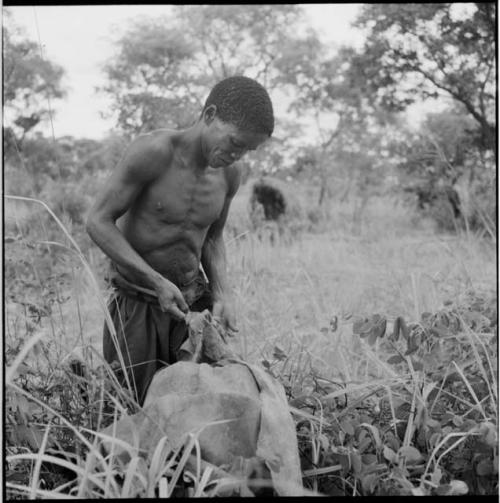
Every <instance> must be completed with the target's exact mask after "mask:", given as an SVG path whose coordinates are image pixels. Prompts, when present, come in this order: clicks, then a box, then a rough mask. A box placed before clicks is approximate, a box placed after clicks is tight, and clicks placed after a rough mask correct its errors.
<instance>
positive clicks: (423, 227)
mask: <svg viewBox="0 0 500 503" xmlns="http://www.w3.org/2000/svg"><path fill="white" fill-rule="evenodd" d="M250 187H251V186H250V184H247V185H246V186H244V187H243V190H242V191H241V192H240V194H239V195H238V196H237V198H236V199H235V201H234V204H233V207H232V211H231V214H230V219H229V222H228V228H229V229H231V234H230V235H229V236H228V239H227V245H226V246H227V256H228V268H229V277H230V280H231V283H232V286H233V288H234V293H235V298H236V303H237V308H238V314H239V317H238V319H239V335H238V336H237V337H236V338H235V339H234V340H233V342H232V344H233V346H234V349H235V350H236V351H237V352H239V353H240V354H241V355H242V356H243V357H244V358H245V359H247V360H249V361H250V362H258V361H260V360H262V359H267V360H271V359H272V358H273V356H272V355H273V352H274V351H275V346H278V347H279V348H281V349H282V350H283V352H284V354H285V355H286V357H285V361H284V362H283V365H282V367H281V372H282V375H283V376H285V375H286V376H287V378H288V379H289V381H290V384H291V386H292V387H300V385H301V379H303V378H304V377H305V376H306V375H307V374H308V372H310V371H311V368H312V367H314V368H315V369H316V371H317V372H319V374H320V375H321V376H323V377H324V378H327V379H332V380H333V379H339V380H341V381H342V383H343V385H344V386H345V388H344V389H343V390H342V391H341V392H339V393H337V394H338V395H339V396H340V395H344V394H349V395H352V398H356V397H358V396H360V395H362V394H363V393H365V392H367V391H370V390H371V389H372V388H373V386H374V385H377V386H378V387H385V389H387V390H388V391H387V394H388V396H391V388H392V387H394V386H395V385H398V386H400V385H403V386H406V387H407V389H408V391H409V392H410V394H411V393H413V397H414V398H413V400H414V401H415V403H417V402H418V400H420V401H421V402H422V403H424V402H425V400H426V397H422V395H421V391H418V393H417V391H416V390H417V389H418V390H421V389H422V385H423V383H421V382H420V381H419V380H418V379H417V378H416V377H415V375H414V374H413V375H410V374H408V375H398V374H397V373H396V372H395V371H394V370H393V369H392V368H389V366H388V365H387V364H386V363H385V362H384V360H383V358H381V355H380V354H379V345H378V343H377V344H376V345H375V347H374V348H369V347H368V346H367V344H366V343H364V342H363V341H360V339H359V337H355V336H353V335H352V321H353V318H354V317H355V316H364V315H370V314H374V313H382V314H384V315H385V316H387V317H388V319H389V321H390V320H391V319H394V318H395V317H397V316H403V317H404V318H405V319H409V320H418V319H420V316H421V314H422V313H423V312H426V311H430V312H435V311H437V310H438V309H440V308H441V307H442V306H443V304H444V303H445V302H458V301H459V300H460V299H461V297H462V296H463V295H464V294H465V293H466V292H467V291H469V290H475V291H480V292H487V293H488V294H490V295H494V291H495V285H496V257H495V253H496V250H495V245H494V244H492V243H489V242H485V241H484V240H481V241H479V240H477V239H475V237H474V236H473V235H470V234H463V235H459V236H451V235H449V236H445V235H440V234H436V233H434V231H433V230H432V227H431V226H430V225H429V224H428V223H426V222H418V221H417V220H416V219H415V217H414V215H412V214H411V213H409V212H408V211H407V210H405V209H404V208H403V207H401V206H399V205H398V204H397V203H395V202H394V201H392V200H391V199H388V198H387V199H372V200H371V201H370V203H369V204H368V206H367V207H366V209H365V211H364V212H363V213H361V214H360V213H359V209H358V208H359V206H358V205H356V201H354V202H346V203H343V204H338V203H335V202H331V203H330V206H329V207H327V208H325V209H324V210H323V211H324V214H325V215H326V216H327V218H323V219H321V221H320V224H319V225H316V227H315V229H316V232H304V233H300V234H297V235H295V236H292V235H290V234H285V235H284V236H281V237H279V236H276V238H275V239H274V241H273V242H271V241H270V240H269V239H266V238H264V239H262V240H260V239H258V238H257V237H256V234H255V233H252V232H251V231H250V226H249V220H248V196H249V191H250ZM297 193H298V197H299V199H300V200H301V203H302V205H303V207H304V209H305V210H306V212H307V208H308V204H309V202H310V201H311V194H310V193H309V192H308V190H307V189H306V188H300V187H297ZM28 207H29V205H28ZM32 211H33V209H32ZM20 227H22V225H21V226H20ZM61 229H62V231H61V242H63V241H64V239H66V240H67V239H68V236H67V235H66V236H65V237H64V234H65V232H66V231H65V230H64V229H63V227H62V226H61ZM21 230H23V231H24V232H28V231H29V229H28V228H25V229H21ZM318 230H319V232H318ZM45 246H48V247H50V249H51V250H52V253H55V254H59V255H61V256H62V257H65V261H66V262H65V264H66V265H67V268H68V271H71V275H72V282H71V287H70V288H69V289H68V290H66V291H65V292H64V294H65V295H66V296H69V297H70V298H69V300H68V301H66V302H62V303H60V304H58V305H57V306H56V307H57V308H56V309H55V310H53V312H51V314H50V315H49V316H48V317H45V318H43V320H42V322H41V324H40V325H38V326H37V327H36V330H34V329H33V327H32V328H30V329H29V330H27V329H25V326H24V325H23V324H26V322H27V316H26V313H25V311H23V310H22V309H20V308H19V305H14V304H11V303H7V309H6V328H7V333H6V345H7V347H10V346H15V345H16V344H17V343H18V342H19V339H20V338H22V339H23V340H24V344H26V345H27V346H26V347H27V348H28V346H30V347H31V349H30V351H29V352H28V351H27V352H26V353H27V356H26V357H24V355H23V357H19V358H18V360H16V362H15V364H14V365H12V366H11V367H10V368H9V369H8V375H9V377H10V378H12V377H13V376H14V375H15V372H14V370H15V366H17V364H18V363H21V361H23V362H24V363H28V364H30V365H31V364H33V365H38V370H39V371H40V372H47V368H45V369H41V368H40V366H39V364H37V361H40V354H39V353H37V352H36V351H35V349H36V348H37V346H38V345H37V344H35V343H36V342H37V341H39V340H44V341H46V342H50V343H51V344H52V345H51V348H52V349H51V353H50V354H49V355H45V356H46V357H47V361H48V362H50V359H52V360H54V361H52V364H53V366H54V368H56V367H57V366H58V365H60V364H61V362H63V361H65V360H67V359H68V358H69V357H70V356H71V355H72V354H75V353H76V354H77V355H80V356H81V357H83V359H84V360H85V361H86V362H87V363H88V364H90V365H91V366H96V365H98V364H99V363H101V362H100V359H99V357H98V354H99V352H100V348H101V332H102V327H103V323H104V320H105V311H104V309H103V306H104V301H105V298H106V292H103V291H102V282H100V278H93V276H92V275H91V274H90V269H92V267H90V266H89V262H88V261H86V260H84V258H83V257H82V256H81V254H80V253H79V251H78V250H76V249H73V250H72V251H68V249H64V248H63V247H61V246H60V243H59V244H58V243H56V242H53V243H48V244H46V245H45ZM73 248H75V247H73ZM94 257H95V255H94ZM94 260H95V258H94ZM35 265H36V264H35ZM98 284H99V286H97V285H98ZM7 288H9V285H7ZM97 290H100V291H97ZM335 316H336V317H338V319H339V329H338V330H337V331H335V332H332V331H330V330H328V326H329V323H330V320H331V319H332V318H333V317H335ZM469 337H470V339H471V341H472V340H474V341H475V340H476V339H477V341H476V342H474V344H473V346H474V348H476V347H477V349H476V352H480V351H481V350H480V345H481V344H482V342H481V341H480V340H479V337H478V336H477V334H474V333H472V332H471V333H470V334H469ZM477 360H478V361H480V359H479V356H478V357H477ZM50 365H51V364H49V365H48V367H49V370H50ZM481 365H482V364H481ZM459 370H460V369H459ZM482 371H483V372H484V374H485V375H486V374H487V373H488V372H489V369H488V370H486V369H485V368H482ZM488 376H489V374H488V375H487V376H486V382H489V381H490V382H491V378H489V377H488ZM464 378H465V380H466V384H468V381H467V377H466V376H465V375H464ZM488 379H489V381H488ZM9 384H11V385H12V389H13V390H14V389H15V390H16V391H17V392H18V393H21V394H22V391H21V390H19V389H17V388H15V385H14V384H13V380H12V379H8V382H7V385H9ZM491 384H492V385H493V386H492V387H493V388H494V387H496V383H493V382H491ZM490 391H491V392H490V397H491V399H492V400H494V401H495V403H496V396H495V398H493V390H490ZM419 393H420V394H419ZM334 395H335V393H332V394H330V396H329V398H331V399H334V398H336V395H335V396H334ZM320 405H321V404H320ZM479 406H480V407H482V405H481V404H479ZM55 412H56V415H57V413H58V411H55ZM295 414H298V417H300V418H302V419H304V418H305V419H306V420H308V421H310V425H311V429H315V432H316V433H315V437H314V438H315V439H316V440H315V442H316V443H317V445H316V443H314V442H313V444H314V445H315V446H316V447H315V451H314V452H316V453H319V452H320V443H319V440H318V439H320V437H321V428H322V425H323V421H324V424H327V419H326V418H324V417H323V415H322V414H321V415H320V420H319V422H318V418H317V417H312V416H311V417H309V416H307V413H306V412H304V411H300V410H297V409H295ZM483 414H485V413H484V412H483ZM485 415H486V414H485ZM62 422H63V423H64V421H62ZM315 424H317V426H314V425H315ZM69 427H70V428H71V425H69ZM410 428H411V425H410V426H408V430H407V432H409V431H410ZM73 429H74V433H75V435H76V436H80V437H81V431H80V430H79V429H77V428H73ZM316 430H317V431H316ZM48 435H49V429H46V430H44V436H43V438H42V440H41V442H42V443H41V445H40V449H39V452H38V454H33V455H31V454H23V453H22V452H16V453H10V458H9V459H10V461H11V462H15V461H16V460H17V461H19V460H21V459H23V460H25V461H26V460H28V459H30V460H32V461H33V465H32V470H33V471H32V474H31V478H30V484H29V485H26V486H23V487H24V488H22V487H21V486H22V484H21V485H19V484H17V485H16V484H12V483H11V485H10V487H11V489H13V490H17V491H18V492H19V493H25V494H26V493H30V494H32V495H39V496H49V497H60V492H59V491H62V490H63V489H64V487H63V486H61V487H60V488H59V489H57V488H56V489H53V490H51V491H45V492H44V491H43V489H42V488H41V487H39V480H38V479H39V472H40V466H41V462H42V460H46V461H47V460H48V458H46V454H45V449H46V442H47V438H48ZM408 435H409V433H408ZM462 437H463V439H465V436H463V435H462ZM462 437H460V438H462ZM459 440H460V439H459ZM460 441H462V440H460ZM82 442H83V443H86V444H87V447H88V449H89V452H90V453H91V456H90V457H87V458H86V460H84V459H83V458H82V459H80V461H79V463H78V464H77V466H75V468H74V471H75V472H77V475H78V485H76V486H74V490H73V494H74V495H77V496H81V495H87V496H89V497H92V496H97V495H102V494H108V495H115V496H135V495H136V494H143V495H153V494H154V491H155V489H156V488H157V485H158V483H159V480H160V479H161V478H162V477H163V476H164V474H165V473H167V472H169V470H171V469H170V468H169V467H170V466H174V461H173V460H174V459H175V455H177V453H166V454H165V453H163V454H162V456H163V458H164V463H159V464H158V466H156V465H155V466H154V467H149V472H147V470H146V468H144V470H146V471H145V472H144V474H143V477H142V478H141V477H140V476H138V478H137V477H135V476H134V473H135V472H134V470H135V469H136V468H137V466H138V465H139V464H140V463H141V462H140V461H139V458H137V456H135V457H133V460H134V464H129V465H128V466H126V467H123V470H124V471H123V472H122V475H123V476H124V480H125V483H124V485H122V486H120V487H117V486H116V484H115V482H114V479H113V477H112V474H116V470H120V468H117V461H116V460H115V459H113V457H112V456H111V458H109V459H103V458H102V455H101V454H100V453H99V452H98V451H97V450H96V447H95V443H93V442H92V441H90V440H89V437H85V438H84V440H82ZM408 442H409V440H408V441H407V444H408ZM193 445H194V444H193ZM191 448H192V446H191V447H190V449H191ZM186 452H187V451H186ZM316 457H317V456H316ZM163 458H162V459H163ZM313 458H314V456H313ZM182 459H184V458H182ZM51 461H53V462H55V463H56V464H57V463H59V464H61V465H62V464H63V462H61V461H57V460H56V461H54V459H51ZM92 463H93V464H92ZM430 463H431V461H429V466H428V468H429V467H430ZM438 464H439V463H438ZM91 465H92V466H91ZM136 465H137V466H136ZM175 466H176V467H177V468H175V469H173V470H174V471H172V470H171V471H172V474H173V475H175V476H176V477H178V476H179V471H178V467H179V465H178V464H175ZM182 466H183V465H182ZM436 466H437V465H436ZM166 467H167V468H168V469H167V468H166ZM144 470H143V471H144ZM338 470H339V468H338V465H332V466H330V467H321V468H318V469H313V470H309V471H308V472H307V473H305V476H306V477H313V478H314V477H316V476H319V475H321V474H328V473H330V474H332V473H335V472H337V471H338ZM141 473H142V471H139V475H140V474H141ZM172 474H171V475H172ZM200 477H201V478H199V479H196V477H195V479H196V484H197V485H196V484H195V485H196V488H197V489H196V490H195V493H196V494H197V495H202V494H206V492H204V489H203V488H204V487H205V486H204V484H207V481H208V476H202V475H200ZM314 480H316V479H314ZM171 482H172V479H170V481H169V484H170V483H171ZM315 483H316V482H314V484H315ZM314 484H313V488H316V486H314ZM138 487H139V489H138ZM134 491H136V492H134ZM171 491H172V486H170V485H169V487H168V491H167V492H168V493H169V494H170V493H171ZM353 494H356V490H355V489H354V490H353Z"/></svg>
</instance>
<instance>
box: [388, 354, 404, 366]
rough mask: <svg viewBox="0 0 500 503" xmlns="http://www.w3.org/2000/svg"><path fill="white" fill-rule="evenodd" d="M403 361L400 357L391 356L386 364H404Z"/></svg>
mask: <svg viewBox="0 0 500 503" xmlns="http://www.w3.org/2000/svg"><path fill="white" fill-rule="evenodd" d="M404 361H405V359H404V357H403V356H401V355H393V356H391V357H390V358H389V359H388V360H387V363H390V364H391V365H397V364H398V363H401V362H404Z"/></svg>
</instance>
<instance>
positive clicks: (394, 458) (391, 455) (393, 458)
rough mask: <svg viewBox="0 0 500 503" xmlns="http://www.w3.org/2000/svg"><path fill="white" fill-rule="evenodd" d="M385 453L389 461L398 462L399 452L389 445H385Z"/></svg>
mask: <svg viewBox="0 0 500 503" xmlns="http://www.w3.org/2000/svg"><path fill="white" fill-rule="evenodd" d="M383 454H384V458H385V459H387V461H389V463H394V464H396V463H397V462H398V456H397V454H396V453H395V452H394V451H393V450H392V449H391V448H390V447H387V445H384V450H383Z"/></svg>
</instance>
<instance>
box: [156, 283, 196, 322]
mask: <svg viewBox="0 0 500 503" xmlns="http://www.w3.org/2000/svg"><path fill="white" fill-rule="evenodd" d="M155 290H156V293H157V294H158V301H159V303H160V309H161V310H162V311H163V312H165V313H169V314H171V315H172V316H173V317H174V318H176V319H178V320H184V319H185V318H186V314H185V313H187V312H188V311H189V306H188V305H187V302H186V301H185V300H184V297H183V296H182V293H181V291H180V290H179V289H178V288H177V287H176V286H175V285H174V284H173V283H172V282H171V281H169V280H168V279H165V278H162V279H161V280H160V281H159V283H158V284H157V285H156V287H155Z"/></svg>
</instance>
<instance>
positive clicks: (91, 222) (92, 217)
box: [85, 211, 100, 241]
mask: <svg viewBox="0 0 500 503" xmlns="http://www.w3.org/2000/svg"><path fill="white" fill-rule="evenodd" d="M99 227H100V220H99V217H98V215H97V213H96V212H95V211H91V212H90V213H89V214H88V216H87V219H86V221H85V230H86V231H87V234H88V235H89V236H90V237H91V238H92V239H93V240H94V241H95V236H96V234H97V232H98V229H99Z"/></svg>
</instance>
